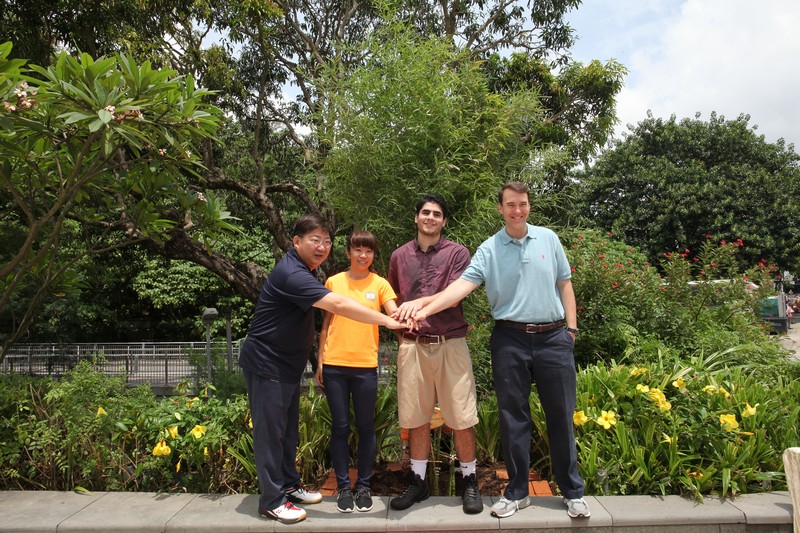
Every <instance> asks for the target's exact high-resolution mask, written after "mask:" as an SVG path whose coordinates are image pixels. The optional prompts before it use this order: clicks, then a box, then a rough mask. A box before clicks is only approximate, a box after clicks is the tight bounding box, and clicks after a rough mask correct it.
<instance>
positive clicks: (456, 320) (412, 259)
mask: <svg viewBox="0 0 800 533" xmlns="http://www.w3.org/2000/svg"><path fill="white" fill-rule="evenodd" d="M469 261H470V257H469V250H467V248H466V247H464V246H462V245H460V244H457V243H455V242H453V241H450V240H447V239H445V238H444V237H442V238H441V239H439V242H437V243H436V244H435V245H433V246H429V247H428V251H427V252H423V251H422V250H421V249H420V247H419V243H418V242H417V240H416V239H414V240H412V241H409V242H407V243H406V244H404V245H403V246H401V247H400V248H398V249H397V250H395V251H394V252H393V253H392V257H391V259H390V260H389V275H388V276H387V279H388V280H389V284H390V285H391V286H392V288H393V289H394V292H395V293H397V303H398V305H399V304H401V303H403V302H407V301H409V300H416V299H417V298H421V297H423V296H431V295H434V294H436V293H437V292H440V291H442V290H444V289H445V287H447V286H448V285H449V284H450V283H452V282H453V281H455V280H457V279H458V278H459V277H460V276H461V273H462V272H464V270H466V268H467V266H468V265H469ZM415 333H417V334H419V335H446V336H448V337H464V336H466V334H467V321H466V320H464V311H463V309H462V307H461V303H459V304H458V305H457V306H456V307H452V308H449V309H445V310H443V311H441V312H439V313H436V314H435V315H433V316H430V317H428V319H427V320H425V321H423V322H422V323H421V324H420V328H419V331H416V332H415Z"/></svg>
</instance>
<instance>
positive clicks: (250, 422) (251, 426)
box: [247, 418, 253, 429]
mask: <svg viewBox="0 0 800 533" xmlns="http://www.w3.org/2000/svg"><path fill="white" fill-rule="evenodd" d="M247 425H248V426H250V429H253V419H252V418H250V419H249V420H248V421H247Z"/></svg>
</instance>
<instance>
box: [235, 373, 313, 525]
mask: <svg viewBox="0 0 800 533" xmlns="http://www.w3.org/2000/svg"><path fill="white" fill-rule="evenodd" d="M244 379H245V383H246V384H247V399H248V402H249V404H250V416H251V417H252V419H253V452H254V455H255V462H256V472H257V473H258V486H259V488H260V489H261V495H260V496H259V499H258V505H259V508H261V509H267V510H269V509H275V508H276V507H278V506H280V505H282V504H283V503H284V502H286V495H285V491H286V490H287V489H290V488H292V487H294V486H295V485H298V484H299V483H300V474H299V473H298V472H297V468H296V467H295V459H296V457H297V444H298V439H299V435H298V424H299V422H300V383H299V382H297V383H281V382H279V381H277V380H274V379H268V378H265V377H263V376H259V375H258V374H254V373H252V372H248V371H247V370H245V371H244Z"/></svg>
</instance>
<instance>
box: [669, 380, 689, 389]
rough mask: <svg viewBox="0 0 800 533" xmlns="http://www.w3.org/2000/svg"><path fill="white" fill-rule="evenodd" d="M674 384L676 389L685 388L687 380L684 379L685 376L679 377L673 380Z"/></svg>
mask: <svg viewBox="0 0 800 533" xmlns="http://www.w3.org/2000/svg"><path fill="white" fill-rule="evenodd" d="M672 386H673V387H675V388H676V389H680V390H683V389H685V388H686V382H685V381H683V378H678V379H676V380H675V381H673V382H672Z"/></svg>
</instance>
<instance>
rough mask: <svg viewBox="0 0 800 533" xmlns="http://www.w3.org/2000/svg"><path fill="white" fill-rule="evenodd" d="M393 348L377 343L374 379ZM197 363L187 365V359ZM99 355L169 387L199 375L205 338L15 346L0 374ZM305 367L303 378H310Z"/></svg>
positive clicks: (57, 368) (48, 370)
mask: <svg viewBox="0 0 800 533" xmlns="http://www.w3.org/2000/svg"><path fill="white" fill-rule="evenodd" d="M211 350H212V353H215V354H216V353H222V354H225V355H224V357H226V359H227V353H228V346H227V343H226V342H212V343H211ZM231 352H232V353H231V360H229V361H227V365H226V366H227V367H228V368H230V369H233V370H234V371H235V370H237V369H238V363H237V362H238V360H239V343H238V342H234V343H232V345H231ZM396 355H397V350H396V347H395V346H389V345H385V344H383V345H381V347H380V353H379V356H378V377H379V379H381V380H385V379H387V378H388V367H389V366H390V365H392V364H394V363H395V361H396ZM192 356H193V357H194V359H195V361H198V362H199V363H198V366H197V367H196V366H193V365H192V364H191V363H190V357H192ZM95 358H100V359H99V363H98V368H99V369H100V370H102V371H103V372H104V373H105V374H106V375H109V376H119V377H121V378H123V379H124V380H125V382H126V383H128V384H129V385H131V386H135V385H141V384H146V383H147V384H150V385H152V386H157V387H175V386H176V385H178V384H179V383H181V382H183V381H185V380H192V381H194V380H198V379H204V378H205V377H206V375H207V369H206V366H205V361H206V343H205V342H141V343H83V344H16V345H14V346H12V347H11V349H10V350H9V352H8V353H7V354H6V357H5V358H4V359H3V362H2V365H0V371H2V372H3V373H12V372H14V373H17V374H27V375H31V376H49V377H53V378H61V377H62V376H63V375H64V374H65V373H66V372H68V371H69V370H71V369H73V368H75V366H76V365H77V364H78V362H79V361H81V360H85V359H89V360H91V359H95ZM312 376H313V373H312V371H311V365H310V364H309V365H308V366H307V367H306V377H307V378H311V377H312Z"/></svg>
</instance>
